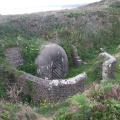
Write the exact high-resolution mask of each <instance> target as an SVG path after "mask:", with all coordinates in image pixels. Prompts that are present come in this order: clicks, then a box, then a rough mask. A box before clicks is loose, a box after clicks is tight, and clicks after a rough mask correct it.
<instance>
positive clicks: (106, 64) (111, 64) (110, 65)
mask: <svg viewBox="0 0 120 120" xmlns="http://www.w3.org/2000/svg"><path fill="white" fill-rule="evenodd" d="M99 57H100V59H101V60H102V62H103V64H102V79H103V80H108V79H114V78H115V69H116V58H115V57H114V56H112V55H110V54H109V53H107V52H102V53H100V55H99Z"/></svg>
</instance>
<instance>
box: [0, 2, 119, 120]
mask: <svg viewBox="0 0 120 120" xmlns="http://www.w3.org/2000/svg"><path fill="white" fill-rule="evenodd" d="M119 13H120V3H119V2H113V3H112V4H110V5H109V7H107V8H105V9H102V10H100V11H96V10H94V11H93V12H91V11H90V12H89V11H87V10H86V12H85V13H82V12H81V11H80V10H76V11H74V12H71V11H70V13H67V14H63V16H60V18H61V19H59V17H57V16H55V15H48V16H46V17H45V18H44V21H40V20H39V19H38V18H39V17H38V18H34V19H33V18H32V19H30V18H31V17H30V16H29V15H28V16H26V17H25V16H23V17H22V16H19V17H17V16H16V19H15V20H12V19H13V18H11V17H10V18H9V19H8V21H7V22H5V23H4V22H3V24H2V23H0V99H6V98H7V99H6V100H8V97H9V96H7V91H6V90H7V89H6V84H5V83H6V81H7V80H8V79H9V80H12V81H13V80H16V79H17V77H18V76H19V75H20V74H21V72H20V71H19V70H22V71H25V72H27V73H31V74H33V75H36V66H35V58H36V57H37V55H38V54H39V51H40V46H41V45H42V44H44V43H45V42H51V41H54V42H56V41H57V40H58V41H57V42H58V44H60V45H61V46H62V47H63V48H64V49H65V51H66V53H67V55H68V59H69V73H68V75H67V78H68V77H73V76H75V75H77V74H80V73H82V72H84V71H85V72H86V73H87V75H88V80H87V81H86V86H87V88H89V89H87V90H86V91H85V92H83V93H82V94H80V93H78V94H77V95H75V96H72V97H71V98H69V99H67V100H66V101H64V102H62V103H47V102H46V101H44V100H43V101H40V103H37V105H36V104H33V102H32V98H31V96H30V95H28V96H24V95H23V101H22V102H23V103H24V105H21V104H18V103H9V102H8V101H9V100H8V101H7V102H8V103H4V102H3V103H1V102H0V110H1V109H2V110H3V112H0V119H3V120H9V119H11V120H17V117H18V116H17V115H18V113H19V112H20V114H21V111H22V109H25V107H28V106H27V105H26V104H25V103H26V102H27V103H29V104H30V105H31V107H33V108H29V110H30V112H25V111H23V112H22V115H23V116H24V117H25V119H28V120H29V119H30V118H32V120H36V114H43V115H45V116H47V115H54V114H55V116H54V120H119V119H120V96H119V93H120V46H119V47H118V45H120V14H119ZM58 16H59V14H58ZM72 18H73V19H72ZM74 18H75V19H74ZM34 21H36V22H35V23H34ZM41 22H42V24H41V25H39V24H40V23H41ZM18 23H19V24H18ZM38 23H39V24H38ZM28 24H29V26H28ZM54 33H57V36H56V38H55V40H53V38H54ZM71 45H74V46H76V47H77V49H78V54H79V56H80V57H81V59H82V60H83V61H84V62H86V64H82V65H81V66H80V67H75V66H74V65H73V63H72V56H71V52H72V46H71ZM14 46H19V47H21V48H22V55H23V58H24V64H23V65H21V66H20V67H19V68H18V70H14V69H13V68H12V67H11V66H10V65H9V64H8V62H7V61H6V60H5V55H4V51H5V49H6V48H9V47H14ZM100 48H104V49H105V50H106V51H107V52H109V53H111V54H115V56H117V61H118V62H117V69H116V78H115V79H114V80H110V81H100V80H101V62H100V61H99V58H98V54H99V53H100ZM98 83H99V84H98ZM32 85H33V84H32V83H31V82H28V84H27V86H28V87H29V90H30V91H31V92H34V91H32V87H33V86H32ZM89 86H91V87H89ZM24 106H25V107H24ZM31 111H32V113H31ZM29 113H30V114H29Z"/></svg>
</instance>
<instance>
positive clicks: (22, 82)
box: [17, 73, 87, 102]
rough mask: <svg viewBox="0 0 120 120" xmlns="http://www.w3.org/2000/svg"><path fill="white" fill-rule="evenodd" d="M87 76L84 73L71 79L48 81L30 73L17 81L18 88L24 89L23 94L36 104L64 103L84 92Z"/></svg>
mask: <svg viewBox="0 0 120 120" xmlns="http://www.w3.org/2000/svg"><path fill="white" fill-rule="evenodd" d="M86 79H87V74H86V73H82V74H79V75H77V76H75V77H73V78H69V79H56V80H46V79H42V78H39V77H36V76H33V75H31V74H28V73H24V74H23V75H21V76H20V77H19V79H18V81H17V84H18V87H21V86H22V87H23V94H24V95H25V96H30V97H31V99H32V100H33V101H35V102H39V101H42V100H46V101H48V102H58V101H63V100H65V99H66V98H67V97H70V96H72V95H74V94H76V93H78V92H83V91H84V89H85V88H84V87H85V86H84V82H85V80H86Z"/></svg>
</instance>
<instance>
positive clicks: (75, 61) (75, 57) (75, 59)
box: [72, 45, 82, 67]
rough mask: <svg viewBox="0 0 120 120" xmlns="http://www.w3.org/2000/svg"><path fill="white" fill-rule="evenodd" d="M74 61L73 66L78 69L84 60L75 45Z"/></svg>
mask: <svg viewBox="0 0 120 120" xmlns="http://www.w3.org/2000/svg"><path fill="white" fill-rule="evenodd" d="M72 60H73V64H74V65H75V66H77V67H79V66H80V65H81V63H82V60H81V59H80V57H79V55H78V51H77V48H76V47H75V46H74V45H72Z"/></svg>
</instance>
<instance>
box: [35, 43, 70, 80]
mask: <svg viewBox="0 0 120 120" xmlns="http://www.w3.org/2000/svg"><path fill="white" fill-rule="evenodd" d="M35 63H36V65H37V74H38V76H39V77H41V78H44V79H61V78H64V77H65V76H66V74H67V72H68V58H67V55H66V52H65V50H64V49H63V48H62V47H60V46H59V45H57V44H52V43H51V44H48V45H45V46H43V48H42V49H41V53H40V54H39V55H38V57H37V58H36V61H35Z"/></svg>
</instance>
